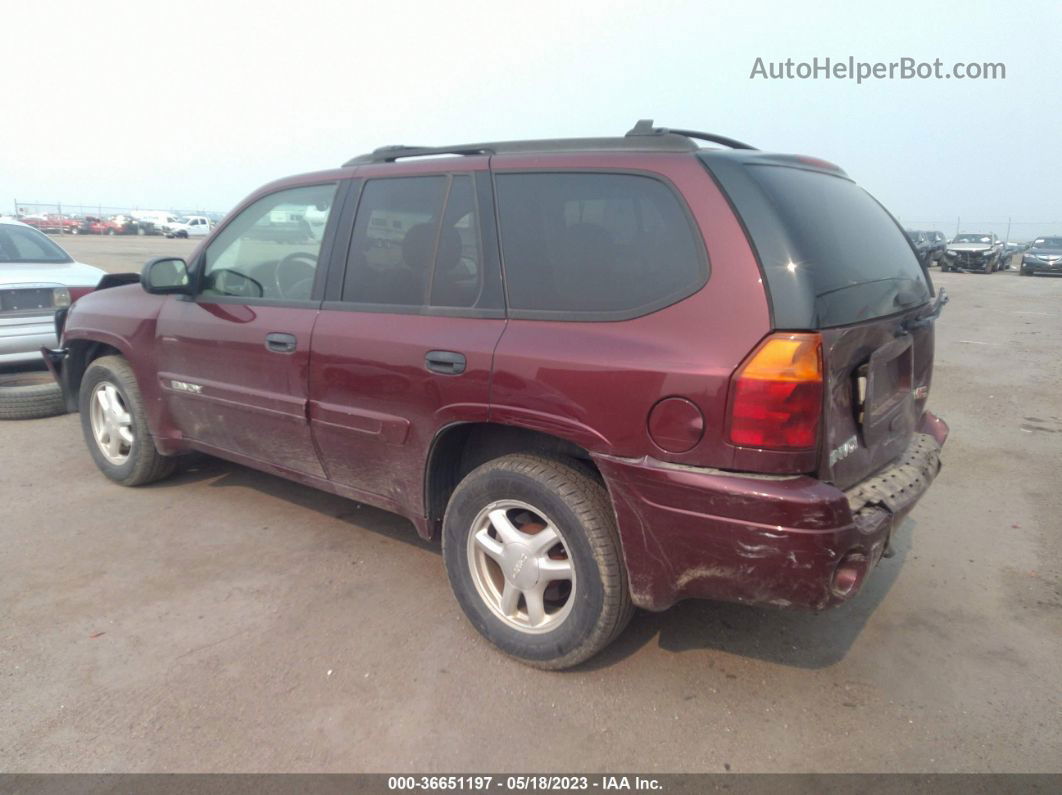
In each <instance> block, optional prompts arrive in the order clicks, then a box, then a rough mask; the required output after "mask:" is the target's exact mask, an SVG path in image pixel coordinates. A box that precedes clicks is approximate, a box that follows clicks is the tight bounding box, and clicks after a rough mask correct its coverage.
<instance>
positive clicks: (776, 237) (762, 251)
mask: <svg viewBox="0 0 1062 795" xmlns="http://www.w3.org/2000/svg"><path fill="white" fill-rule="evenodd" d="M705 159H706V160H707V161H708V162H709V163H710V166H711V169H712V172H713V173H714V174H715V175H716V176H717V177H718V178H719V179H720V182H721V183H722V184H723V187H724V188H725V189H726V190H727V192H728V193H729V194H730V197H731V199H732V200H733V201H734V203H735V205H736V207H737V209H738V212H739V214H740V215H741V217H742V220H743V221H744V222H745V225H746V227H747V228H748V230H749V233H750V235H751V237H752V240H753V242H754V244H755V246H756V250H757V253H758V255H759V258H760V262H761V264H762V266H763V271H764V274H765V275H766V277H767V285H768V288H769V289H768V294H769V296H770V300H771V304H772V310H773V315H774V323H775V326H776V327H778V328H786V329H801V328H823V327H828V326H842V325H847V324H850V323H856V322H859V321H861V320H867V319H871V318H876V317H884V316H886V315H891V314H895V313H897V312H901V311H903V310H904V309H908V308H911V307H914V306H918V305H920V304H922V303H924V302H925V301H926V300H928V298H929V295H930V292H929V285H928V282H927V279H926V276H925V272H924V271H923V269H922V266H921V264H920V263H919V262H918V259H917V257H916V256H915V254H914V251H912V249H911V246H910V244H909V243H908V240H907V238H906V236H905V234H904V232H903V230H902V229H900V228H899V227H898V226H897V225H896V222H895V221H894V220H893V218H892V216H890V215H889V214H888V213H887V212H886V211H885V209H884V208H883V207H882V206H881V205H880V204H878V202H877V201H876V200H875V199H874V198H873V197H872V196H871V195H870V194H869V193H867V192H866V191H865V190H863V189H862V188H860V187H859V186H858V185H856V184H855V183H854V182H852V181H851V180H849V179H847V178H845V177H843V176H835V175H832V174H828V173H823V172H821V171H811V170H806V169H801V168H792V167H788V166H777V165H764V164H757V163H752V164H742V163H740V162H738V163H728V162H726V161H723V160H722V159H719V160H716V159H709V158H705Z"/></svg>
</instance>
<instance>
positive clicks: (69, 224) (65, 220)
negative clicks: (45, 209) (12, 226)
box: [18, 213, 81, 234]
mask: <svg viewBox="0 0 1062 795" xmlns="http://www.w3.org/2000/svg"><path fill="white" fill-rule="evenodd" d="M18 220H19V221H21V222H22V223H24V224H26V225H27V226H32V227H33V228H34V229H36V230H37V231H38V232H54V233H56V234H59V233H70V234H73V233H74V230H75V229H78V228H80V226H81V219H79V218H71V217H70V216H67V215H59V214H57V213H34V214H32V215H23V216H20V217H19V219H18Z"/></svg>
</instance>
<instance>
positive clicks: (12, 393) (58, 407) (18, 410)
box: [0, 371, 66, 420]
mask: <svg viewBox="0 0 1062 795" xmlns="http://www.w3.org/2000/svg"><path fill="white" fill-rule="evenodd" d="M56 414H66V401H65V400H64V399H63V391H62V389H60V388H59V384H57V383H56V382H55V379H54V378H53V377H52V375H51V373H48V372H40V371H30V372H24V373H22V372H19V373H0V420H34V419H38V418H40V417H54V416H55V415H56Z"/></svg>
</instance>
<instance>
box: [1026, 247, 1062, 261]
mask: <svg viewBox="0 0 1062 795" xmlns="http://www.w3.org/2000/svg"><path fill="white" fill-rule="evenodd" d="M1025 253H1026V254H1032V255H1033V256H1034V257H1051V258H1052V259H1053V258H1055V257H1062V248H1030V249H1029V250H1028V251H1026V252H1025Z"/></svg>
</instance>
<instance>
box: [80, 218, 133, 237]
mask: <svg viewBox="0 0 1062 795" xmlns="http://www.w3.org/2000/svg"><path fill="white" fill-rule="evenodd" d="M120 219H121V220H120ZM130 226H132V224H131V223H130V222H129V221H127V220H125V219H124V217H123V216H111V217H110V218H97V217H96V216H92V215H89V216H86V217H85V218H83V219H82V220H81V226H80V227H78V228H77V229H74V230H73V232H72V234H75V235H124V234H127V233H128V232H130V231H134V232H135V227H133V228H132V230H131V229H130Z"/></svg>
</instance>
